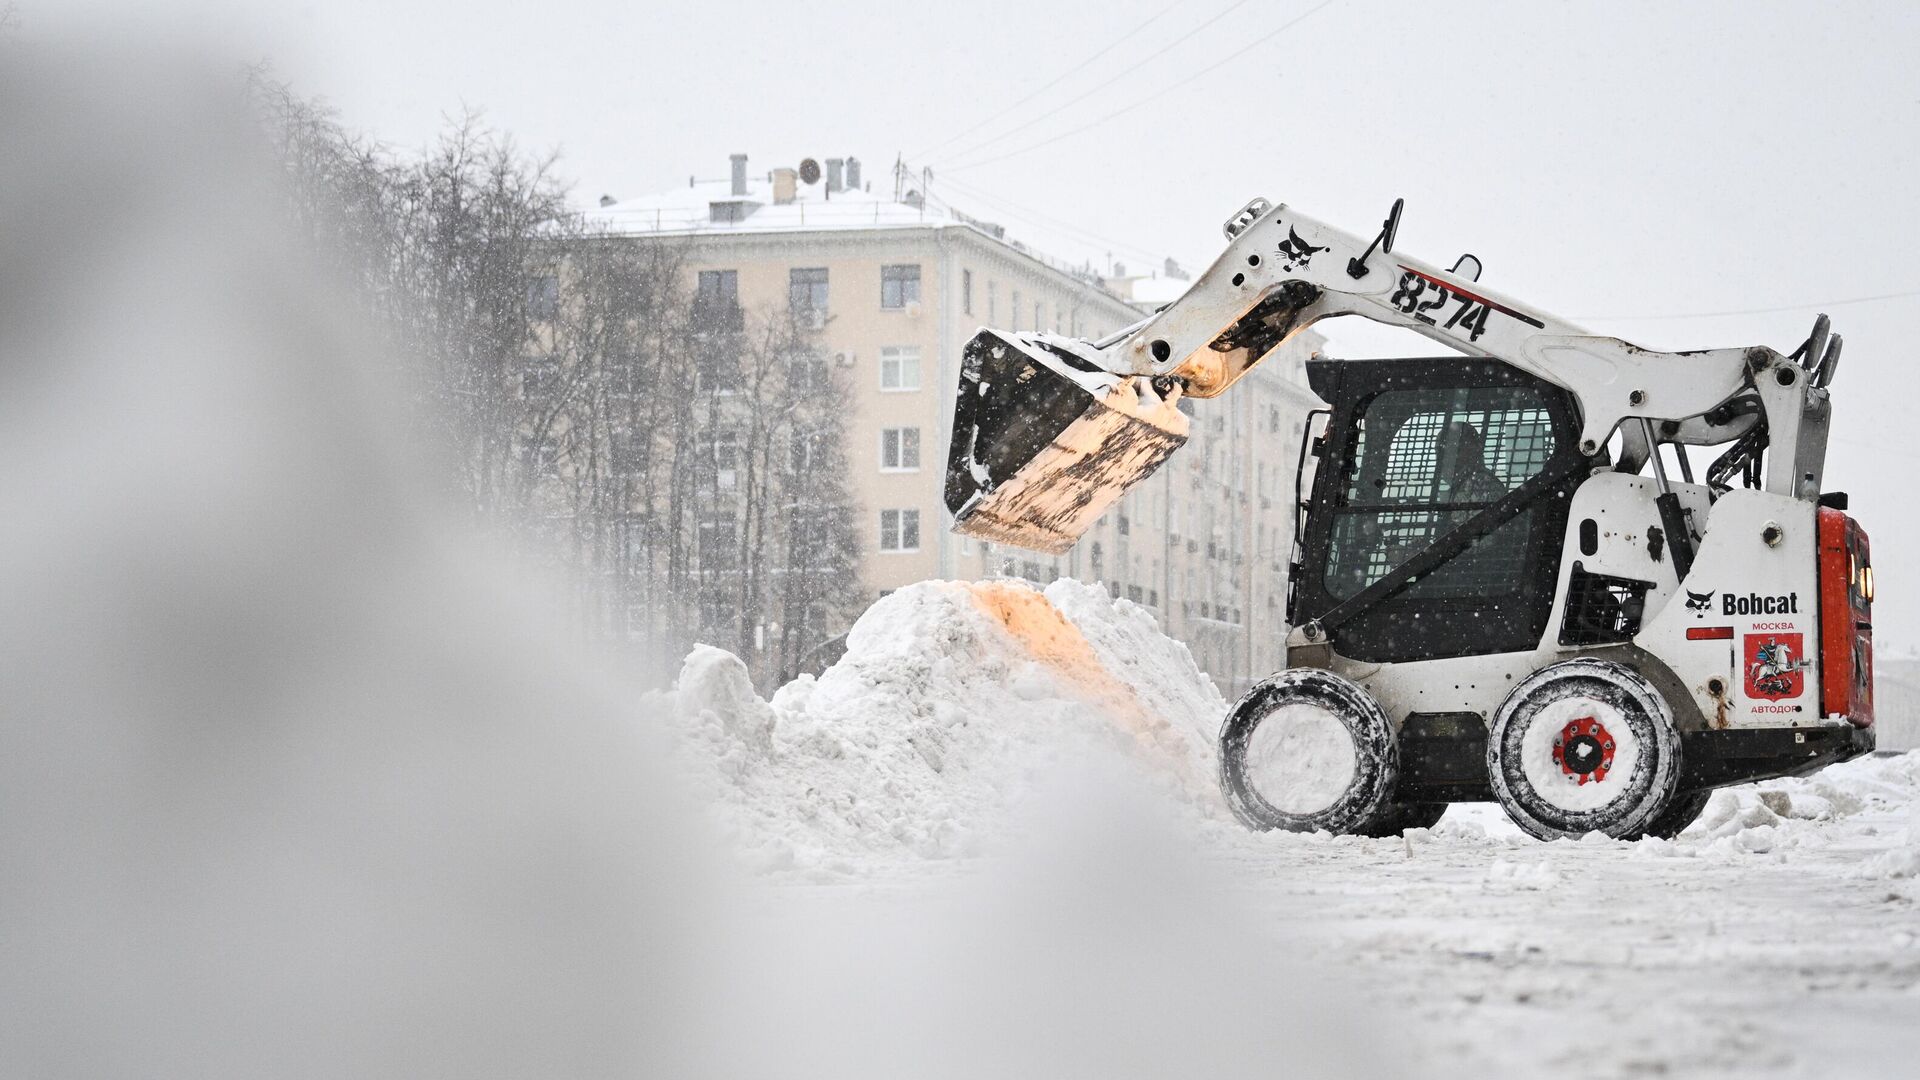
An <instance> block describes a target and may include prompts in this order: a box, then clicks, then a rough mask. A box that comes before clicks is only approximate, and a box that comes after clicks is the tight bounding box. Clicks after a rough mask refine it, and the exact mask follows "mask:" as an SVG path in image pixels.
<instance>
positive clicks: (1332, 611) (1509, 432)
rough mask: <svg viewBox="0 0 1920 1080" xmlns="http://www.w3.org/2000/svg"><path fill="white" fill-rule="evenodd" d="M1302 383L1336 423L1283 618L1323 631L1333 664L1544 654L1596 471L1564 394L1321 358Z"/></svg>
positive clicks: (1502, 370)
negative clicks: (1574, 500) (1564, 560)
mask: <svg viewBox="0 0 1920 1080" xmlns="http://www.w3.org/2000/svg"><path fill="white" fill-rule="evenodd" d="M1307 374H1308V380H1309V382H1310V384H1311V386H1312V387H1313V390H1314V392H1315V393H1317V394H1318V395H1319V396H1320V398H1321V400H1323V401H1325V402H1327V403H1328V405H1329V406H1330V407H1331V411H1330V414H1329V417H1328V421H1327V427H1326V437H1325V440H1324V442H1323V443H1322V444H1321V446H1320V451H1319V457H1320V460H1319V462H1318V468H1317V470H1316V472H1315V475H1314V479H1313V486H1312V494H1311V499H1310V502H1309V510H1308V513H1307V517H1306V521H1305V522H1304V524H1303V527H1302V530H1301V537H1302V539H1301V549H1300V563H1299V564H1298V565H1297V566H1295V567H1294V570H1293V575H1292V579H1291V582H1290V586H1291V587H1290V589H1289V600H1288V621H1289V622H1290V623H1292V624H1293V625H1296V626H1298V625H1302V624H1305V623H1309V622H1318V621H1321V620H1325V632H1326V634H1327V641H1328V643H1329V644H1331V645H1332V647H1333V649H1334V651H1335V652H1337V653H1339V654H1340V655H1342V656H1345V657H1348V658H1351V659H1354V660H1363V661H1372V662H1382V663H1386V662H1403V661H1412V660H1428V659H1435V658H1440V657H1452V656H1469V655H1482V654H1488V653H1500V652H1517V651H1522V650H1527V649H1532V648H1534V647H1536V646H1537V645H1538V644H1539V643H1540V640H1541V636H1542V634H1543V633H1544V631H1545V630H1546V627H1547V624H1548V621H1549V618H1550V616H1551V614H1552V607H1553V599H1554V586H1555V580H1556V574H1557V572H1558V570H1559V565H1560V548H1561V545H1562V543H1563V541H1564V538H1565V535H1566V524H1567V508H1568V505H1569V502H1570V501H1571V496H1572V493H1573V489H1574V488H1575V487H1576V486H1577V485H1578V484H1579V482H1580V479H1581V478H1582V477H1583V476H1585V475H1586V473H1587V471H1588V470H1589V469H1590V468H1591V467H1592V466H1593V465H1594V464H1596V463H1597V462H1596V461H1594V460H1593V459H1589V458H1584V457H1583V456H1582V455H1581V454H1580V453H1579V450H1578V447H1577V444H1578V441H1579V437H1578V423H1577V415H1576V410H1575V407H1574V403H1573V400H1572V398H1571V397H1570V396H1569V395H1568V394H1567V392H1566V391H1564V390H1562V389H1560V388H1559V387H1557V386H1554V385H1553V384H1551V383H1548V382H1545V381H1544V380H1541V379H1538V378H1535V377H1534V376H1532V375H1529V374H1527V373H1525V372H1522V371H1520V370H1518V369H1516V368H1512V367H1509V366H1508V365H1506V364H1503V363H1500V362H1499V361H1496V360H1491V359H1480V358H1463V357H1459V356H1451V357H1437V358H1430V359H1396V360H1329V359H1315V360H1312V361H1310V362H1309V363H1308V364H1307ZM1483 511H1485V512H1486V513H1484V514H1483ZM1458 530H1464V531H1458ZM1449 534H1452V535H1451V536H1450V535H1449ZM1466 535H1474V536H1475V537H1476V538H1474V539H1472V540H1470V541H1464V542H1463V540H1462V537H1463V536H1466ZM1436 541H1439V544H1440V546H1439V547H1438V548H1437V549H1435V550H1434V551H1432V552H1428V553H1427V554H1425V555H1422V553H1423V552H1425V551H1427V549H1428V548H1429V545H1431V544H1434V543H1435V542H1436ZM1450 547H1454V548H1457V550H1453V551H1451V553H1449V554H1446V557H1445V558H1444V559H1443V560H1442V561H1440V562H1439V563H1438V564H1437V565H1432V566H1429V567H1427V568H1426V569H1424V570H1421V571H1419V572H1418V573H1417V574H1415V575H1414V576H1411V577H1408V578H1406V580H1404V582H1403V583H1399V584H1396V581H1397V580H1398V579H1399V578H1401V577H1405V576H1406V575H1405V571H1404V570H1403V566H1405V564H1407V563H1408V562H1409V560H1412V559H1414V558H1415V557H1416V556H1420V557H1421V558H1423V559H1424V560H1427V561H1431V560H1432V559H1433V558H1434V556H1435V555H1437V554H1441V553H1443V552H1447V551H1448V549H1449V548H1450ZM1396 571H1401V573H1400V574H1396ZM1390 576H1393V577H1394V578H1395V579H1396V580H1386V579H1388V578H1389V577H1390Z"/></svg>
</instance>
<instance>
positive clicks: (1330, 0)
mask: <svg viewBox="0 0 1920 1080" xmlns="http://www.w3.org/2000/svg"><path fill="white" fill-rule="evenodd" d="M1339 2H1340V0H1323V2H1322V3H1320V4H1317V5H1315V6H1314V7H1313V8H1312V9H1311V10H1309V11H1307V12H1305V13H1304V14H1301V15H1298V16H1295V17H1294V18H1292V19H1289V20H1287V21H1286V22H1284V23H1282V24H1280V25H1279V26H1278V27H1275V28H1274V29H1273V30H1271V31H1269V32H1267V33H1265V34H1262V35H1261V36H1259V37H1257V38H1255V39H1254V40H1253V41H1252V42H1250V43H1249V44H1248V45H1247V46H1246V47H1245V48H1243V49H1241V50H1239V51H1238V52H1235V53H1234V54H1233V55H1231V56H1228V57H1227V58H1225V59H1223V60H1219V61H1216V62H1214V63H1212V64H1210V65H1209V66H1207V67H1205V68H1202V69H1201V70H1199V71H1196V72H1194V73H1193V74H1192V75H1189V76H1187V77H1186V78H1184V79H1181V80H1180V81H1179V82H1177V83H1174V84H1173V85H1172V86H1169V87H1167V88H1166V89H1165V90H1161V91H1157V92H1155V93H1153V94H1149V95H1147V96H1146V97H1143V98H1141V99H1140V100H1139V101H1136V102H1134V103H1133V104H1131V105H1123V106H1121V107H1120V108H1118V109H1115V110H1113V111H1112V112H1110V113H1108V114H1107V115H1105V116H1102V117H1101V118H1100V119H1098V120H1095V121H1093V122H1091V123H1087V124H1082V125H1080V126H1079V127H1077V128H1073V129H1072V130H1070V131H1064V132H1061V133H1060V134H1058V135H1054V136H1052V137H1051V138H1047V139H1043V140H1041V141H1040V142H1037V143H1032V144H1029V145H1027V146H1023V147H1021V148H1020V149H1018V150H1009V151H1008V152H1006V153H1004V154H1000V155H998V156H996V157H990V158H987V159H985V160H983V161H966V162H961V163H960V164H958V165H949V166H947V169H946V171H948V172H959V171H961V170H963V169H977V168H980V167H981V166H983V165H992V164H993V163H995V162H998V161H1005V160H1007V159H1008V158H1011V157H1019V156H1020V155H1021V154H1025V153H1028V152H1030V151H1034V150H1039V149H1042V148H1045V147H1048V146H1052V145H1053V144H1055V143H1057V142H1059V141H1060V140H1062V139H1065V138H1069V137H1071V136H1074V135H1078V134H1080V133H1081V132H1083V131H1086V130H1089V129H1091V128H1096V127H1099V126H1100V125H1101V124H1104V123H1106V122H1107V121H1109V120H1112V119H1114V118H1115V117H1119V116H1124V115H1125V114H1127V113H1130V112H1132V111H1133V110H1135V109H1138V108H1140V107H1142V106H1144V105H1150V104H1152V103H1154V102H1156V101H1160V100H1163V99H1164V98H1165V97H1166V96H1167V95H1168V94H1171V93H1172V92H1174V91H1175V90H1178V89H1180V88H1181V87H1183V86H1186V85H1187V84H1188V83H1191V82H1193V81H1194V80H1195V79H1199V78H1203V77H1204V76H1207V75H1210V74H1212V73H1213V71H1214V70H1215V69H1216V68H1221V67H1225V66H1227V65H1228V64H1231V63H1232V62H1233V61H1235V60H1238V59H1240V58H1241V57H1242V56H1245V55H1246V54H1248V53H1250V52H1252V51H1253V50H1254V49H1256V48H1258V47H1260V46H1261V45H1264V44H1266V43H1267V42H1268V41H1271V40H1272V39H1274V38H1275V37H1278V36H1279V35H1280V34H1281V33H1282V32H1284V31H1287V30H1291V29H1293V28H1294V27H1295V26H1298V25H1299V24H1300V23H1302V22H1304V21H1306V20H1307V19H1310V18H1312V17H1313V16H1315V15H1317V14H1319V13H1320V12H1322V11H1324V10H1326V9H1327V8H1329V7H1332V6H1333V5H1335V4H1337V3H1339ZM1235 6H1238V5H1235ZM1056 111H1057V110H1056ZM1016 130H1017V129H1016ZM1009 134H1011V132H1009ZM981 145H983V146H984V145H986V144H984V143H983V144H981ZM974 149H976V150H977V149H979V147H975V148H974ZM969 152H971V151H969Z"/></svg>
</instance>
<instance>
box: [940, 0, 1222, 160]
mask: <svg viewBox="0 0 1920 1080" xmlns="http://www.w3.org/2000/svg"><path fill="white" fill-rule="evenodd" d="M1250 2H1251V0H1235V2H1234V3H1233V4H1231V5H1229V6H1228V7H1227V9H1226V10H1225V11H1222V12H1221V13H1219V14H1218V15H1215V16H1214V17H1213V18H1211V19H1208V20H1207V21H1206V22H1203V23H1201V24H1200V25H1199V26H1196V27H1194V28H1193V29H1191V30H1189V31H1187V32H1186V33H1184V34H1182V35H1180V36H1179V37H1177V38H1175V39H1173V40H1172V41H1170V42H1168V43H1167V44H1165V45H1162V46H1161V47H1160V48H1158V49H1155V50H1154V51H1153V52H1151V53H1149V54H1147V55H1146V56H1145V57H1142V58H1141V59H1139V60H1136V61H1134V62H1133V63H1131V64H1129V65H1127V66H1126V67H1124V68H1122V69H1120V71H1119V73H1118V74H1116V75H1114V77H1113V78H1111V79H1108V80H1107V81H1105V82H1102V83H1098V84H1096V85H1094V86H1093V87H1092V88H1091V89H1089V90H1087V91H1086V92H1085V93H1082V94H1081V95H1079V96H1078V97H1074V98H1069V99H1068V100H1066V101H1064V102H1062V103H1060V104H1059V105H1057V106H1055V107H1053V108H1051V109H1048V110H1047V111H1046V112H1043V113H1041V114H1040V115H1039V116H1036V117H1034V118H1033V119H1031V120H1029V121H1027V122H1026V123H1024V124H1021V125H1020V126H1018V127H1014V128H1009V129H1007V130H1006V131H1003V132H1001V133H1000V134H998V135H995V136H993V137H992V138H989V139H986V140H984V141H982V142H978V143H975V144H974V145H972V146H970V147H968V148H966V149H965V150H960V151H957V152H956V154H955V156H957V157H965V156H966V155H968V154H976V153H979V152H980V151H981V150H982V149H984V148H986V147H989V146H992V145H993V144H994V143H997V142H999V141H1000V140H1002V139H1004V138H1007V137H1008V136H1010V135H1015V134H1018V133H1020V132H1022V131H1025V130H1027V129H1028V128H1030V127H1032V126H1033V125H1035V124H1037V123H1039V122H1041V121H1042V120H1045V119H1047V118H1049V117H1052V116H1056V115H1058V114H1059V113H1060V112H1061V111H1062V110H1064V109H1068V108H1071V107H1073V106H1074V105H1077V104H1079V103H1080V102H1082V101H1085V100H1086V99H1088V98H1090V97H1092V96H1093V95H1095V94H1097V93H1099V92H1100V91H1102V90H1105V89H1106V88H1107V87H1109V86H1112V85H1113V84H1114V83H1117V82H1119V81H1120V80H1121V79H1124V78H1126V77H1127V76H1128V75H1129V74H1130V73H1132V71H1133V70H1134V69H1135V68H1137V67H1139V66H1140V65H1142V64H1145V63H1146V62H1147V61H1149V60H1153V59H1156V58H1157V57H1159V56H1161V55H1163V54H1165V53H1166V52H1168V51H1169V50H1171V49H1173V48H1175V47H1177V46H1179V45H1180V44H1181V43H1182V42H1185V41H1186V40H1187V39H1188V38H1191V37H1193V36H1194V35H1195V34H1198V33H1199V32H1200V31H1202V30H1205V29H1206V28H1207V27H1209V26H1212V25H1213V24H1214V23H1217V22H1219V21H1220V20H1221V19H1224V18H1226V17H1227V16H1229V15H1231V14H1233V13H1234V12H1236V11H1238V10H1240V9H1241V8H1243V7H1245V6H1247V4H1248V3H1250Z"/></svg>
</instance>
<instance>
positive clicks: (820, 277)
mask: <svg viewBox="0 0 1920 1080" xmlns="http://www.w3.org/2000/svg"><path fill="white" fill-rule="evenodd" d="M787 304H788V306H790V307H792V308H793V310H795V311H825V310H827V268H826V267H824V266H815V267H796V268H795V269H792V270H789V271H787Z"/></svg>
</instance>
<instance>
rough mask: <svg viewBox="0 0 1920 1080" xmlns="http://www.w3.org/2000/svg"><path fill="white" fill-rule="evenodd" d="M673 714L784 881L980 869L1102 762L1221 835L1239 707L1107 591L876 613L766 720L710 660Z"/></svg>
mask: <svg viewBox="0 0 1920 1080" xmlns="http://www.w3.org/2000/svg"><path fill="white" fill-rule="evenodd" d="M671 705H672V709H671V711H672V713H673V715H674V716H675V718H676V719H677V720H678V721H679V726H680V729H681V732H682V734H683V736H684V737H685V741H686V743H687V746H688V749H689V752H690V757H691V758H692V760H693V761H694V768H695V772H696V774H698V775H697V779H699V780H701V781H704V786H707V787H709V788H710V789H711V791H712V792H713V794H714V795H715V797H716V801H717V802H718V804H719V806H720V808H721V817H722V820H723V822H724V824H725V826H726V828H727V829H728V831H729V832H730V833H732V834H733V839H734V840H735V841H736V842H738V843H739V845H740V846H741V847H742V848H744V849H745V850H747V851H748V852H750V853H751V854H752V855H753V856H754V857H755V858H756V861H760V862H762V863H764V864H765V865H767V866H768V867H770V868H785V867H818V868H825V869H829V870H832V869H850V868H851V867H852V866H853V865H856V864H859V863H864V862H867V861H870V860H871V859H872V858H874V857H887V856H899V857H902V858H914V857H924V858H949V857H954V856H962V855H968V854H972V853H974V852H976V851H978V850H979V842H980V840H981V839H982V836H983V834H984V833H988V832H991V831H992V830H993V829H994V828H995V825H994V822H995V821H996V819H997V818H998V817H999V816H1000V811H1002V810H1004V809H1006V808H1007V807H1008V806H1009V805H1010V804H1012V803H1014V802H1017V801H1019V800H1020V799H1021V798H1022V797H1023V796H1025V795H1026V794H1028V793H1031V792H1032V791H1034V790H1036V788H1037V787H1040V786H1044V784H1045V783H1046V780H1047V778H1048V777H1049V775H1050V774H1056V773H1058V772H1060V771H1063V770H1072V769H1076V768H1080V767H1084V766H1086V765H1087V764H1089V763H1090V762H1096V761H1097V762H1101V763H1104V764H1111V763H1113V762H1115V761H1118V762H1122V763H1124V765H1125V767H1128V768H1130V769H1133V770H1134V771H1136V772H1137V774H1138V775H1139V776H1140V777H1141V778H1143V780H1144V781H1145V782H1147V783H1149V784H1152V785H1154V786H1156V787H1158V788H1160V789H1161V790H1163V791H1164V792H1166V793H1167V794H1168V795H1170V796H1171V797H1172V799H1173V800H1174V801H1175V803H1176V805H1182V806H1185V807H1187V808H1189V809H1190V810H1191V812H1192V813H1193V814H1194V815H1195V816H1197V817H1200V818H1202V819H1214V820H1223V815H1224V807H1223V806H1222V804H1221V803H1220V802H1219V796H1218V793H1217V786H1216V783H1215V779H1214V763H1213V761H1214V759H1213V741H1214V737H1215V735H1216V733H1217V731H1218V728H1219V724H1220V718H1221V716H1223V715H1224V714H1225V711H1226V703H1225V702H1224V701H1222V700H1221V697H1220V694H1219V692H1218V691H1217V690H1216V689H1215V688H1214V686H1213V683H1212V682H1211V681H1210V680H1208V678H1207V677H1206V676H1205V675H1204V674H1203V673H1201V672H1200V670H1199V669H1198V668H1197V667H1196V666H1195V665H1194V662H1193V658H1192V655H1191V654H1190V653H1189V652H1188V651H1187V648H1186V646H1185V645H1183V644H1181V643H1179V642H1177V641H1174V640H1173V639H1171V638H1168V637H1167V636H1166V635H1164V634H1162V633H1161V632H1160V630H1159V627H1158V626H1157V624H1156V623H1155V622H1154V619H1153V616H1152V615H1151V614H1149V613H1148V612H1147V611H1146V610H1145V609H1143V608H1141V607H1139V606H1138V605H1135V604H1133V603H1130V602H1128V601H1125V600H1117V599H1113V598H1111V597H1109V596H1108V595H1107V594H1106V591H1105V590H1104V589H1102V588H1100V587H1099V586H1097V585H1085V584H1082V583H1080V582H1077V581H1070V580H1061V581H1056V582H1054V583H1053V584H1052V585H1050V586H1048V587H1047V588H1046V590H1045V591H1044V592H1042V591H1041V590H1039V589H1037V588H1035V587H1033V586H1031V585H1028V584H1025V583H1022V582H1010V581H995V582H977V583H958V582H924V583H921V584H918V585H914V586H911V587H909V588H906V589H901V590H899V591H898V592H895V593H893V594H891V595H889V596H887V597H885V598H884V599H882V600H881V601H880V602H879V603H877V604H875V605H874V606H873V607H872V608H871V609H869V610H868V611H867V613H866V614H865V615H863V616H862V617H861V618H860V620H859V622H857V623H856V624H855V625H854V627H853V629H852V631H850V632H849V634H848V636H847V654H846V656H845V657H843V658H842V659H841V660H840V662H839V663H837V664H835V665H834V666H833V667H831V668H829V669H828V670H827V671H826V672H825V673H823V674H822V675H821V676H820V677H819V678H818V679H814V678H811V677H807V676H802V677H801V678H800V679H799V680H797V681H795V682H793V683H789V684H788V685H786V686H784V687H782V688H780V690H779V691H778V692H777V693H775V694H774V697H773V700H772V701H770V702H769V701H765V700H762V699H761V698H760V697H759V696H758V695H757V694H756V693H755V692H754V690H753V687H752V684H751V682H750V681H749V679H748V676H747V670H746V667H745V665H743V664H742V663H741V662H740V660H739V659H738V658H736V657H734V656H733V655H732V654H731V653H728V652H725V651H723V650H721V649H717V648H712V647H709V646H700V647H698V648H696V649H695V651H694V652H693V653H692V654H691V655H690V656H688V657H687V659H686V663H685V665H684V667H683V668H682V670H681V673H680V678H679V680H678V682H677V683H676V686H675V689H674V691H673V694H672V702H671Z"/></svg>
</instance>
